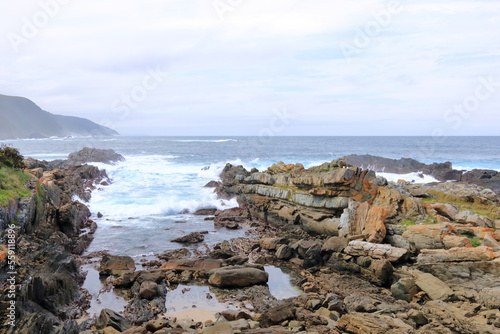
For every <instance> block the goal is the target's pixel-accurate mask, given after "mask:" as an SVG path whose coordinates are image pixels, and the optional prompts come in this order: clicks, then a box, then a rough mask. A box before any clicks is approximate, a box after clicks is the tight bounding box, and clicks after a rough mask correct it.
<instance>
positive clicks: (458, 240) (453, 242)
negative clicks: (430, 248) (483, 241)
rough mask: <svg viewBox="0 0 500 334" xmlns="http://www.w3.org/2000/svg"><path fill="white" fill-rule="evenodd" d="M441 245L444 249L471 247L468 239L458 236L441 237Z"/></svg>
mask: <svg viewBox="0 0 500 334" xmlns="http://www.w3.org/2000/svg"><path fill="white" fill-rule="evenodd" d="M443 244H444V247H445V248H446V249H450V248H454V247H472V243H471V241H470V239H469V238H467V237H464V236H460V235H445V236H444V237H443Z"/></svg>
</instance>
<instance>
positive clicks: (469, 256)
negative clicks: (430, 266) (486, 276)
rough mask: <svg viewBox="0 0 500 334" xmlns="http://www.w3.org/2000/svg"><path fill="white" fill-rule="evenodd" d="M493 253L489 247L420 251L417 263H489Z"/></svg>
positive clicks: (493, 256) (493, 255)
mask: <svg viewBox="0 0 500 334" xmlns="http://www.w3.org/2000/svg"><path fill="white" fill-rule="evenodd" d="M494 258H495V253H494V252H493V251H492V250H491V248H489V247H485V246H480V247H472V248H471V247H455V248H450V249H446V250H445V249H422V250H421V251H420V254H419V255H418V257H417V262H418V263H435V262H465V261H490V260H493V259H494Z"/></svg>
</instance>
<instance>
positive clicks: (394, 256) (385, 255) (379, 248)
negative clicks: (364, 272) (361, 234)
mask: <svg viewBox="0 0 500 334" xmlns="http://www.w3.org/2000/svg"><path fill="white" fill-rule="evenodd" d="M344 253H346V254H349V255H353V256H369V257H372V258H374V259H385V260H387V261H391V262H396V261H399V260H401V259H403V258H404V257H406V255H407V254H408V250H407V249H405V248H398V247H393V246H391V245H381V244H374V243H371V242H366V241H357V240H353V241H351V242H349V244H348V245H347V247H346V248H345V249H344Z"/></svg>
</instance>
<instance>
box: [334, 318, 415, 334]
mask: <svg viewBox="0 0 500 334" xmlns="http://www.w3.org/2000/svg"><path fill="white" fill-rule="evenodd" d="M337 324H338V327H339V328H340V329H341V330H344V331H347V332H348V333H370V334H402V333H414V329H413V327H411V326H410V325H408V324H406V323H404V322H403V321H402V320H400V319H397V318H394V317H390V316H385V315H378V314H367V313H350V314H345V315H343V316H342V317H341V318H340V319H339V321H338V322H337Z"/></svg>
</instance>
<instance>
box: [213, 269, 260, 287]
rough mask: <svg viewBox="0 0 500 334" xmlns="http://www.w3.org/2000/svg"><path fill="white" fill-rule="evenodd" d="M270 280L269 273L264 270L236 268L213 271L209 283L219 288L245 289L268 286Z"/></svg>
mask: <svg viewBox="0 0 500 334" xmlns="http://www.w3.org/2000/svg"><path fill="white" fill-rule="evenodd" d="M268 278H269V275H268V273H266V272H265V271H263V270H259V269H256V268H246V267H236V266H234V267H223V268H220V269H214V270H211V271H210V277H209V279H208V283H209V284H210V285H213V286H216V287H219V288H224V287H245V286H251V285H256V284H266V283H267V280H268Z"/></svg>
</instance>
